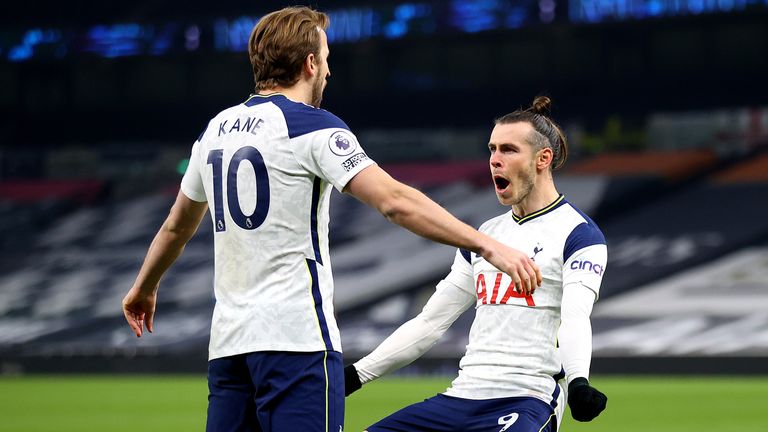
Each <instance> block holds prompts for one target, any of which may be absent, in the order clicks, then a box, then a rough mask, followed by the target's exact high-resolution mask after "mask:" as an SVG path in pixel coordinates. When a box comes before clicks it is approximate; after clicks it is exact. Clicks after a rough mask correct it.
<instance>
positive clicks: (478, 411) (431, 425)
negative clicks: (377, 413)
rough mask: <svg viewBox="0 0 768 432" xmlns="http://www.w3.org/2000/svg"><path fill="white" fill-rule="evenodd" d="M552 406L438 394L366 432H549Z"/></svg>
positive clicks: (536, 401)
mask: <svg viewBox="0 0 768 432" xmlns="http://www.w3.org/2000/svg"><path fill="white" fill-rule="evenodd" d="M555 428H556V426H555V418H554V412H553V410H552V406H551V405H549V404H546V403H544V402H543V401H541V400H539V399H536V398H531V397H510V398H499V399H480V400H474V399H462V398H457V397H451V396H446V395H443V394H439V395H437V396H435V397H431V398H429V399H426V400H424V401H423V402H419V403H416V404H413V405H410V406H407V407H405V408H403V409H401V410H400V411H397V412H395V413H394V414H392V415H390V416H388V417H386V418H384V419H382V420H380V421H379V422H377V423H376V424H374V425H372V426H371V427H369V428H368V431H369V432H384V431H402V432H416V431H424V432H427V431H430V432H440V431H445V432H448V431H450V432H461V431H464V432H553V431H554V430H555Z"/></svg>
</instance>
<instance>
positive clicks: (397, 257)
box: [0, 0, 768, 374]
mask: <svg viewBox="0 0 768 432" xmlns="http://www.w3.org/2000/svg"><path fill="white" fill-rule="evenodd" d="M326 3H327V5H326ZM550 3H551V2H550ZM550 3H547V4H550ZM555 3H556V4H557V5H558V7H557V8H556V9H557V12H556V13H555V15H554V16H548V17H547V18H546V19H545V16H544V15H546V14H544V15H542V11H541V10H540V5H543V4H544V3H537V2H528V3H525V4H526V5H527V6H525V7H522V8H513V9H509V8H507V6H508V4H509V3H508V2H483V1H472V0H467V1H464V0H462V1H453V2H438V1H426V2H419V4H420V5H421V6H419V7H415V6H414V4H412V3H404V2H389V1H388V2H384V1H374V2H370V4H368V2H365V4H364V3H363V2H341V1H337V0H333V1H329V2H325V3H324V5H326V6H327V7H328V9H329V10H330V11H331V12H332V17H333V19H334V22H336V23H338V24H335V25H336V27H335V28H333V29H330V30H329V32H330V34H331V35H332V38H333V39H334V40H332V42H331V46H332V51H333V60H332V70H333V77H332V80H331V81H330V84H329V86H328V90H327V91H326V94H325V96H324V102H323V105H324V106H325V107H326V108H328V109H329V110H330V111H332V112H334V113H336V114H339V115H340V116H341V117H342V118H343V119H344V120H345V121H346V122H347V123H348V124H349V125H350V126H351V127H352V129H353V130H354V131H355V132H356V134H357V135H358V137H359V138H360V141H361V142H362V143H364V146H365V148H366V151H367V152H368V153H369V155H370V156H371V157H372V158H373V159H375V160H376V161H378V162H379V163H382V164H383V165H385V166H386V168H387V169H388V170H389V171H390V172H391V173H392V174H393V175H394V176H395V177H397V178H399V179H401V180H404V181H406V182H408V183H411V184H414V185H417V186H419V187H420V188H422V189H423V190H425V191H426V192H427V193H428V194H429V195H430V196H431V197H433V198H434V199H436V200H437V201H439V202H441V203H442V204H443V205H445V206H446V207H447V208H448V209H449V210H451V211H452V212H453V213H454V214H456V215H457V216H459V217H461V218H462V219H464V220H465V221H466V222H468V223H470V224H472V225H475V226H477V225H479V224H480V223H481V222H483V221H484V220H486V219H488V218H489V217H492V216H495V215H497V214H498V213H500V212H503V211H505V209H503V208H502V207H500V206H499V205H498V204H497V202H496V199H495V197H494V194H493V192H492V190H491V189H490V188H489V183H488V178H487V161H486V160H485V159H484V158H485V157H486V154H487V150H486V148H485V146H484V145H483V143H484V142H485V141H486V140H487V137H488V131H489V128H490V125H491V119H493V118H494V116H498V115H500V114H503V113H505V112H509V111H510V110H513V109H516V108H517V107H518V106H520V105H523V104H526V103H527V102H529V101H530V100H531V99H532V97H533V96H534V95H535V94H539V93H547V94H549V95H550V96H552V97H553V100H554V101H555V106H554V116H555V118H557V119H561V120H562V124H564V125H566V130H567V132H568V133H569V135H571V137H570V140H571V144H572V147H571V150H572V153H571V154H572V158H571V159H572V160H571V161H569V163H568V165H567V170H565V171H563V172H561V173H558V174H557V175H556V182H557V184H558V187H559V189H560V191H561V192H563V193H564V194H565V195H566V197H567V198H568V199H569V200H570V201H572V202H573V203H575V204H576V205H577V206H579V207H580V208H581V209H583V210H584V211H586V212H587V213H588V214H590V215H591V216H593V217H594V218H595V220H597V222H598V223H599V224H600V226H601V228H602V229H603V231H604V233H605V234H606V236H607V239H608V243H609V248H610V254H609V256H610V262H609V265H608V270H607V273H606V277H605V281H604V285H603V289H602V293H601V301H600V302H599V303H598V306H597V307H596V309H595V317H594V331H595V339H594V340H595V356H596V357H595V362H594V364H595V371H596V372H601V371H608V372H632V371H642V372H690V371H697V370H698V371H710V370H712V371H715V369H714V367H713V366H712V365H713V364H716V365H717V367H718V369H717V370H716V372H722V371H726V372H727V371H731V372H740V371H747V370H753V371H759V372H762V373H767V372H768V362H766V361H765V359H766V358H768V346H767V345H768V344H766V334H768V329H767V327H768V324H766V321H768V319H766V315H765V312H764V311H765V310H766V298H765V293H766V292H767V289H768V285H766V282H765V281H766V280H768V273H767V272H768V270H766V267H765V262H766V259H768V257H766V254H767V252H766V250H767V249H768V217H766V214H768V210H766V209H768V205H766V203H765V202H764V201H765V200H764V199H763V198H764V197H766V196H768V108H766V101H768V86H766V85H765V77H766V76H768V56H766V55H765V52H766V47H768V27H766V26H765V22H766V17H768V7H766V6H765V5H763V3H764V2H763V3H759V2H705V3H706V4H703V3H702V2H700V1H699V2H693V1H691V2H687V1H684V2H682V3H681V2H646V3H645V4H642V5H641V4H640V3H638V4H637V5H636V6H638V8H642V7H647V8H649V9H638V10H637V14H636V15H632V16H630V15H631V14H622V13H621V11H623V10H624V9H623V8H621V7H616V8H613V7H612V5H613V6H617V5H618V3H615V2H607V3H605V7H604V8H601V7H598V6H600V5H598V4H597V3H590V2H573V4H574V5H579V4H580V5H582V6H583V7H581V8H578V7H574V8H571V9H570V10H569V8H568V6H566V5H564V4H562V3H560V2H555ZM555 3H552V4H555ZM598 3H599V2H598ZM425 4H426V5H427V6H428V7H427V9H424V8H423V7H422V6H424V5H425ZM589 5H592V6H594V7H593V8H590V7H589ZM282 6H283V3H282V2H276V1H272V0H268V1H263V2H258V5H254V4H253V2H245V1H240V0H238V1H236V2H228V3H227V4H226V5H216V10H215V11H212V10H211V5H210V4H208V3H202V2H195V1H191V2H190V1H184V2H182V1H181V0H168V1H165V2H162V3H158V2H149V1H146V0H145V1H138V2H132V3H121V4H111V3H110V4H106V3H104V2H95V1H90V0H87V1H80V2H76V4H63V3H61V2H53V1H51V0H44V1H42V2H34V3H18V2H16V3H13V4H11V5H10V6H9V8H10V9H11V13H7V14H2V15H1V16H0V21H1V22H3V23H4V26H3V27H2V29H0V85H1V86H2V88H3V91H2V92H0V114H1V115H0V374H1V373H4V372H7V373H19V372H36V371H41V372H43V371H44V372H66V371H90V372H95V371H114V372H120V371H124V372H128V371H145V372H152V371H175V372H181V371H187V370H194V371H201V370H204V368H205V361H204V359H205V355H206V354H205V351H206V344H207V339H208V333H207V332H208V325H209V322H210V318H211V310H212V304H213V301H214V299H213V297H212V290H211V288H210V287H211V281H212V277H213V273H212V269H213V266H212V259H213V254H212V250H211V246H210V244H211V240H212V236H213V233H212V230H211V227H210V226H209V224H208V223H207V221H206V223H204V224H203V225H202V227H201V229H200V232H199V233H198V235H197V236H196V237H195V238H194V239H193V240H192V242H191V243H190V244H189V245H188V246H187V248H186V250H185V252H184V254H183V256H182V257H181V258H180V260H179V262H178V263H177V265H176V266H175V267H174V268H173V269H172V270H171V271H170V273H169V274H168V275H167V276H166V278H165V279H164V281H163V286H162V294H161V296H160V304H159V307H158V316H157V321H156V325H157V332H156V333H155V334H153V335H151V337H142V338H140V339H137V338H135V337H133V336H132V335H131V333H130V331H129V330H128V329H127V327H126V325H125V323H124V319H123V317H122V315H121V311H120V300H121V298H122V296H123V295H124V294H125V291H126V290H127V288H128V287H129V286H130V284H131V283H132V281H133V278H134V277H135V274H136V271H137V269H138V268H139V265H140V262H141V259H142V257H143V256H144V253H145V252H146V248H147V245H148V244H149V242H150V241H151V239H152V236H153V235H154V233H155V230H156V229H157V228H158V227H159V226H160V223H161V222H162V220H163V218H164V217H165V215H166V214H167V211H168V208H169V206H170V205H171V203H172V201H173V197H174V196H175V194H176V192H177V191H178V180H179V178H178V172H179V171H183V166H184V162H186V161H185V160H184V159H185V158H186V157H188V155H189V144H190V143H191V141H192V140H194V138H195V137H197V136H198V134H199V133H200V130H201V129H202V128H203V127H204V125H205V124H206V122H207V120H208V119H209V118H210V116H211V115H212V114H213V113H215V112H217V111H218V110H220V109H221V108H223V107H225V106H229V105H231V104H233V103H236V102H237V101H239V100H242V99H243V98H244V97H245V96H246V95H247V93H248V91H249V90H250V89H251V88H252V78H251V76H250V69H249V67H248V65H247V60H246V57H245V45H244V43H245V42H244V41H245V40H247V37H248V34H249V30H250V26H251V25H252V23H253V21H254V20H255V19H256V17H257V16H258V15H259V14H261V13H263V12H265V11H266V10H269V9H273V8H277V7H282ZM430 7H431V8H434V10H433V12H434V11H436V12H437V13H424V10H428V11H429V10H430V9H429V8H430ZM702 7H704V8H708V9H706V10H700V8H702ZM659 8H661V9H659ZM696 8H699V9H696ZM711 8H715V9H717V8H719V9H717V10H715V9H711ZM693 10H696V11H698V12H700V13H690V11H693ZM588 12H590V13H588ZM598 12H599V13H598ZM419 14H421V15H419ZM361 17H363V18H365V19H361ZM368 18H371V19H373V18H376V19H379V20H380V22H379V23H378V24H376V25H373V24H371V23H372V21H371V20H369V19H368ZM630 18H631V19H630ZM374 27H375V28H376V29H377V31H380V32H381V33H380V34H372V33H370V32H368V33H366V31H368V30H370V29H371V28H374ZM179 142H183V144H179ZM332 200H333V203H332V205H331V208H332V213H333V217H332V218H331V227H330V228H331V231H330V241H331V253H332V255H333V258H334V273H335V275H336V278H337V284H336V287H337V296H336V306H337V313H338V315H339V317H338V322H339V324H340V326H341V332H342V338H343V345H344V347H345V352H346V355H347V356H348V357H350V358H354V357H356V356H359V355H361V354H364V353H366V352H367V351H368V350H370V349H371V348H373V347H374V346H375V345H376V344H377V343H378V342H379V341H380V340H381V339H382V338H383V337H384V336H386V335H387V334H389V332H391V330H393V329H394V328H395V327H397V326H398V325H399V324H400V323H402V322H403V321H404V320H406V319H408V318H409V317H410V316H413V315H414V314H415V313H417V312H418V310H419V309H420V308H421V307H422V305H423V303H424V301H425V300H426V298H427V297H428V295H429V294H430V293H431V291H432V290H433V289H434V284H435V283H436V282H437V281H438V280H439V279H440V278H441V277H442V276H443V275H444V274H445V273H446V271H447V270H448V268H449V265H450V262H451V259H452V257H453V253H454V251H453V250H452V249H451V248H449V247H445V246H440V245H435V244H432V243H429V242H426V241H424V240H421V239H419V238H416V237H414V236H412V235H410V234H407V233H406V232H404V231H403V230H401V229H399V228H397V227H393V226H392V225H390V224H389V223H388V222H386V221H385V220H384V219H383V218H382V217H381V216H380V215H378V214H376V213H375V212H374V211H372V210H370V209H369V208H367V207H365V206H364V205H362V204H360V203H358V202H356V201H354V200H353V199H350V198H349V197H345V196H342V195H340V194H334V195H333V196H332ZM471 314H472V312H471V311H469V312H468V313H467V314H465V316H462V317H461V318H460V319H459V321H458V322H457V323H456V324H455V325H454V327H453V328H452V329H450V330H449V332H448V333H447V334H446V335H445V337H444V338H443V339H442V340H441V342H440V343H439V344H438V345H437V346H435V347H434V349H433V350H432V351H430V352H429V353H428V355H427V358H426V360H425V362H423V363H420V365H421V366H419V365H417V367H425V368H426V367H444V366H445V365H448V366H447V367H448V368H449V370H448V372H449V373H451V374H452V373H454V372H455V367H456V365H455V363H456V362H455V360H456V358H457V356H458V355H459V354H460V353H461V352H463V350H464V347H465V344H466V335H467V329H468V327H469V324H470V322H471V320H472V316H471ZM724 357H725V358H727V359H728V361H722V359H723V358H724ZM670 358H672V359H680V358H683V359H691V360H692V361H691V362H682V363H680V362H677V363H676V362H670V361H669V359H670ZM702 359H703V361H701V360H702ZM744 359H746V360H744ZM136 360H139V361H136ZM657 360H658V361H657ZM694 360H695V361H694ZM432 361H434V362H433V364H430V362H432ZM441 365H442V366H441Z"/></svg>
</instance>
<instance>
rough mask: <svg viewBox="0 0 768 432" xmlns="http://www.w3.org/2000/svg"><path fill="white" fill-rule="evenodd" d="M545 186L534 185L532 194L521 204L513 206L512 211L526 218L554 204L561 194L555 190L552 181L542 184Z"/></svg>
mask: <svg viewBox="0 0 768 432" xmlns="http://www.w3.org/2000/svg"><path fill="white" fill-rule="evenodd" d="M542 183H543V184H538V183H537V184H536V185H534V187H533V189H532V190H531V192H530V193H529V194H528V196H527V197H525V199H524V200H523V201H522V202H521V203H520V204H515V205H513V206H512V211H513V212H514V213H515V214H516V215H518V216H520V217H526V216H528V215H529V214H532V213H535V212H537V211H539V210H541V209H543V208H544V207H546V206H548V205H550V204H552V203H553V202H555V200H557V198H558V197H559V196H560V193H559V192H557V189H555V184H554V183H553V182H552V181H551V180H550V181H545V182H542Z"/></svg>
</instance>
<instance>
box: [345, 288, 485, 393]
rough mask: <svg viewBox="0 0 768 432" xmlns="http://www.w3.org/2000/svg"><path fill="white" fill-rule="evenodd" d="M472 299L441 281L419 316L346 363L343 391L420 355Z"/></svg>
mask: <svg viewBox="0 0 768 432" xmlns="http://www.w3.org/2000/svg"><path fill="white" fill-rule="evenodd" d="M476 300H477V298H476V297H474V296H472V295H471V294H470V293H468V292H467V291H465V290H462V289H461V288H459V287H457V286H456V285H454V284H453V283H451V282H449V281H446V280H443V281H441V282H440V283H439V284H438V285H437V291H436V292H435V293H434V294H433V295H432V297H430V299H429V301H428V302H427V304H426V305H425V306H424V309H423V310H422V311H421V313H419V315H417V316H416V317H415V318H413V319H412V320H410V321H408V322H406V323H405V324H403V325H402V326H400V327H399V328H398V329H397V330H395V331H394V332H393V333H392V334H391V335H390V336H389V337H388V338H387V339H385V340H384V342H382V343H381V344H380V345H379V346H378V347H376V349H375V350H373V351H372V352H371V353H370V354H368V355H367V356H365V357H363V358H362V359H360V360H359V361H358V362H356V363H355V364H354V365H351V366H347V369H346V370H345V379H346V394H347V395H349V394H350V393H352V392H353V391H355V390H357V389H358V388H360V386H362V384H365V383H367V382H369V381H372V380H375V379H376V378H379V377H381V376H382V375H385V374H387V373H389V372H392V371H394V370H397V369H400V368H401V367H403V366H406V365H408V364H409V363H411V362H413V361H414V360H416V359H417V358H419V357H421V356H422V355H423V354H424V353H425V352H427V351H428V350H429V349H430V348H432V346H433V345H434V344H435V343H436V342H437V341H438V340H439V339H440V337H441V336H442V335H443V334H444V333H445V331H446V330H448V328H449V327H450V326H451V324H453V322H454V321H456V319H457V318H458V317H459V316H460V315H461V314H462V313H463V312H464V311H465V310H467V309H468V308H469V307H470V306H472V305H473V304H475V301H476Z"/></svg>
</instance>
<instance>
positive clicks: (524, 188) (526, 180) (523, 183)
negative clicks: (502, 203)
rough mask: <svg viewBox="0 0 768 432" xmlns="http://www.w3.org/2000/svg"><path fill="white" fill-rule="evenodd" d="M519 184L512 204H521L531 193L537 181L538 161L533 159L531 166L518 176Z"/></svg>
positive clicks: (517, 181)
mask: <svg viewBox="0 0 768 432" xmlns="http://www.w3.org/2000/svg"><path fill="white" fill-rule="evenodd" d="M515 183H517V184H518V185H520V186H518V187H517V190H516V191H515V194H514V195H513V196H512V203H511V204H512V205H519V204H520V203H522V202H523V201H524V200H525V199H526V198H528V195H530V194H531V191H532V190H533V186H534V184H535V183H536V162H535V161H533V160H531V166H530V167H529V169H528V170H527V171H523V172H521V173H520V174H519V175H518V176H517V180H516V181H515Z"/></svg>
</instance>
